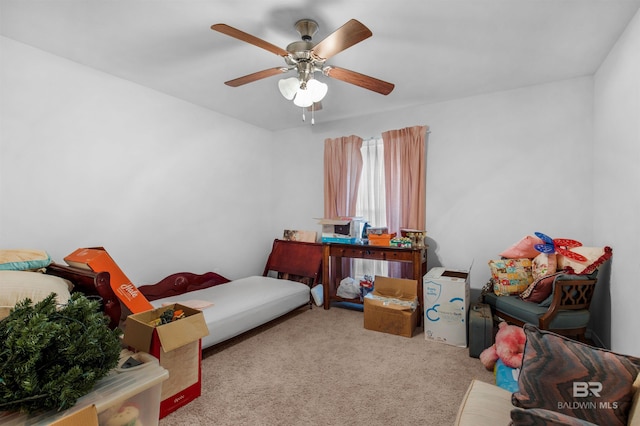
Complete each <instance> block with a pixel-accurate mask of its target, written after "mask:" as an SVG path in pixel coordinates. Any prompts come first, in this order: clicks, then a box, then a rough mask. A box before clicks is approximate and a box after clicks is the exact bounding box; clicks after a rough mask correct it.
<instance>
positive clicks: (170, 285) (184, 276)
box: [138, 272, 230, 301]
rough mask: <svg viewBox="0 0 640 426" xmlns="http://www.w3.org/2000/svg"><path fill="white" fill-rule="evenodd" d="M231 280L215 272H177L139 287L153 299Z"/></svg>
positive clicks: (148, 297)
mask: <svg viewBox="0 0 640 426" xmlns="http://www.w3.org/2000/svg"><path fill="white" fill-rule="evenodd" d="M229 281H230V280H229V279H227V278H225V277H223V276H222V275H219V274H216V273H215V272H206V273H204V274H194V273H192V272H177V273H175V274H171V275H169V276H168V277H166V278H163V279H162V280H160V281H159V282H157V283H156V284H147V285H141V286H140V287H138V290H140V292H141V293H142V294H144V297H146V298H147V300H149V301H151V300H158V299H162V298H164V297H171V296H177V295H179V294H184V293H187V292H189V291H195V290H201V289H203V288H207V287H213V286H214V285H218V284H224V283H228V282H229Z"/></svg>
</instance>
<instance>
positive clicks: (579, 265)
mask: <svg viewBox="0 0 640 426" xmlns="http://www.w3.org/2000/svg"><path fill="white" fill-rule="evenodd" d="M571 251H573V252H576V253H578V254H581V255H583V256H584V257H585V258H586V259H587V260H586V261H585V262H579V261H577V260H573V259H571V258H569V257H567V256H563V255H561V254H559V255H558V269H565V270H566V271H567V273H570V274H584V275H588V274H591V273H592V272H594V271H595V270H596V269H597V268H598V266H600V265H602V264H603V263H604V262H606V261H607V260H608V259H609V258H611V255H612V254H613V250H612V249H611V247H608V246H604V247H585V246H580V247H574V248H572V249H571Z"/></svg>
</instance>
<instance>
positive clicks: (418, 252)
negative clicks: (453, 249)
mask: <svg viewBox="0 0 640 426" xmlns="http://www.w3.org/2000/svg"><path fill="white" fill-rule="evenodd" d="M343 258H352V259H374V260H386V261H390V262H410V263H411V264H412V268H411V273H410V274H407V275H410V276H405V277H402V278H407V279H412V280H417V281H418V302H419V304H420V312H422V309H423V306H424V303H423V297H422V277H423V276H424V274H426V273H427V248H426V247H419V248H418V247H390V246H370V245H366V244H340V243H323V244H322V284H323V292H324V308H325V309H329V308H330V307H331V301H343V302H352V303H362V302H361V301H360V300H358V299H344V298H341V297H338V296H337V295H336V289H337V288H338V284H339V282H340V281H341V280H342V279H343V278H344V277H343V276H342V259H343ZM420 318H421V317H420Z"/></svg>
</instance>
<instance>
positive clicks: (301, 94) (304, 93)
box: [293, 89, 313, 108]
mask: <svg viewBox="0 0 640 426" xmlns="http://www.w3.org/2000/svg"><path fill="white" fill-rule="evenodd" d="M293 103H294V104H295V105H296V106H299V107H303V108H306V107H310V106H311V105H313V99H311V91H309V90H304V89H299V90H298V92H297V93H296V97H295V98H293Z"/></svg>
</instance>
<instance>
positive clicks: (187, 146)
mask: <svg viewBox="0 0 640 426" xmlns="http://www.w3.org/2000/svg"><path fill="white" fill-rule="evenodd" d="M0 42H1V43H2V44H1V46H0V48H1V49H2V60H3V62H4V63H3V66H2V68H1V69H2V77H1V80H0V81H1V84H2V86H1V88H2V99H1V101H0V102H1V104H0V105H1V110H0V117H2V120H3V122H2V123H1V124H2V135H1V136H2V137H1V138H0V141H1V142H0V143H1V146H0V152H1V159H0V165H1V168H0V184H1V187H0V193H1V195H2V196H1V198H0V202H1V203H2V205H1V208H0V241H1V243H0V246H2V247H8V248H20V247H31V248H41V249H46V250H47V251H48V252H49V253H50V254H51V256H52V257H53V258H54V260H56V261H58V262H63V257H64V256H65V255H67V254H69V253H71V252H72V251H73V250H75V249H76V248H78V247H88V246H96V245H100V246H104V247H105V248H106V249H107V250H108V251H109V252H110V253H111V255H112V257H113V258H114V259H115V260H116V262H117V263H118V264H119V265H120V267H121V268H122V269H123V271H124V272H125V274H126V275H127V276H128V277H129V278H130V279H131V280H132V281H133V282H134V283H136V284H138V285H140V284H146V283H154V282H156V281H158V280H160V279H161V278H164V277H165V276H167V275H169V274H171V273H174V272H180V271H190V272H197V273H201V272H205V271H218V272H219V273H221V274H223V275H226V276H228V277H229V278H238V277H242V276H246V275H250V274H252V273H261V272H262V268H264V262H265V260H266V256H267V254H268V253H269V248H270V242H271V241H272V240H273V238H275V237H276V236H275V235H270V234H269V228H270V226H269V225H270V217H269V215H268V213H267V212H265V209H264V206H266V205H268V202H269V198H270V194H271V187H270V184H269V182H270V180H271V168H270V166H269V161H268V160H266V161H265V159H268V158H269V156H270V144H269V142H270V140H271V137H272V134H271V133H270V132H267V131H265V130H262V129H259V128H256V127H252V126H250V125H247V124H245V123H242V122H239V121H237V120H234V119H231V118H229V117H226V116H223V115H220V114H216V113H213V112H211V111H208V110H205V109H203V108H200V107H196V106H194V105H192V104H189V103H186V102H183V101H180V100H177V99H175V98H172V97H169V96H166V95H164V94H161V93H158V92H154V91H152V90H149V89H146V88H143V87H141V86H138V85H136V84H132V83H130V82H127V81H124V80H121V79H118V78H114V77H113V76H110V75H106V74H103V73H101V72H98V71H95V70H93V69H90V68H87V67H84V66H82V65H79V64H76V63H74V62H70V61H67V60H65V59H62V58H60V57H56V56H52V55H49V54H47V53H44V52H42V51H39V50H36V49H33V48H31V47H28V46H26V45H23V44H20V43H16V42H14V41H12V40H10V39H7V38H1V39H0Z"/></svg>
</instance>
